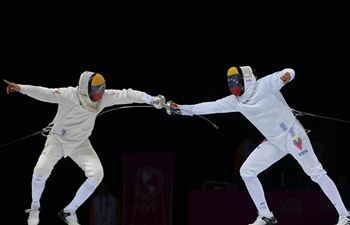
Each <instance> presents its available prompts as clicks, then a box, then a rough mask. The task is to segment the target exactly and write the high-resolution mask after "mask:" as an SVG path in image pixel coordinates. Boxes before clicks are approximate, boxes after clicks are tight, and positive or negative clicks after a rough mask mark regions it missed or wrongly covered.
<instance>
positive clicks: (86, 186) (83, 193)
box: [64, 178, 100, 213]
mask: <svg viewBox="0 0 350 225" xmlns="http://www.w3.org/2000/svg"><path fill="white" fill-rule="evenodd" d="M99 184H100V182H96V181H93V180H91V179H89V178H88V179H86V181H85V182H84V183H83V184H82V185H81V186H80V188H79V189H78V191H77V193H76V194H75V197H74V198H73V200H72V201H71V203H69V205H67V207H66V208H65V209H64V211H65V212H69V213H75V211H76V210H77V209H78V208H79V206H81V205H82V204H83V203H84V202H85V201H86V199H88V198H89V196H90V195H91V194H92V193H94V191H95V189H96V187H97V186H98V185H99Z"/></svg>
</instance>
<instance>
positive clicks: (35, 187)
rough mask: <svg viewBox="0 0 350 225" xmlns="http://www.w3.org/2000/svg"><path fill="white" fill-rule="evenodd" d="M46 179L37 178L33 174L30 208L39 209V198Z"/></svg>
mask: <svg viewBox="0 0 350 225" xmlns="http://www.w3.org/2000/svg"><path fill="white" fill-rule="evenodd" d="M46 180H47V178H42V177H37V176H36V175H35V174H33V176H32V203H31V208H35V209H39V208H40V198H41V195H42V193H43V191H44V189H45V183H46Z"/></svg>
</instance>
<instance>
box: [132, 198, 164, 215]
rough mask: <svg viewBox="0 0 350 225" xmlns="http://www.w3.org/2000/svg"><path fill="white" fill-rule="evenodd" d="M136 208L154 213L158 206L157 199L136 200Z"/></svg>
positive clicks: (143, 211)
mask: <svg viewBox="0 0 350 225" xmlns="http://www.w3.org/2000/svg"><path fill="white" fill-rule="evenodd" d="M136 208H137V209H138V210H140V211H141V212H142V213H154V212H155V211H157V209H158V208H159V203H158V202H157V201H152V202H151V201H138V202H137V204H136Z"/></svg>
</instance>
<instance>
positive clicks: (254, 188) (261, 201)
mask: <svg viewBox="0 0 350 225" xmlns="http://www.w3.org/2000/svg"><path fill="white" fill-rule="evenodd" d="M243 181H244V183H245V185H246V187H247V190H248V193H249V195H250V197H251V198H252V200H253V202H254V204H255V207H256V208H257V210H258V212H259V214H260V215H262V216H265V217H267V218H271V217H272V216H273V215H272V213H271V211H270V209H269V207H268V205H267V202H266V200H265V194H264V190H263V188H262V185H261V183H260V181H259V179H258V178H257V177H252V178H245V179H243Z"/></svg>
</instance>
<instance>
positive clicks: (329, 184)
mask: <svg viewBox="0 0 350 225" xmlns="http://www.w3.org/2000/svg"><path fill="white" fill-rule="evenodd" d="M318 184H319V185H320V187H321V189H322V191H323V192H324V193H325V195H326V196H327V197H328V198H329V200H330V201H331V202H332V204H333V206H334V207H335V209H336V210H337V212H338V214H339V216H345V217H346V216H349V212H348V211H347V210H346V208H345V205H344V203H343V201H342V199H341V197H340V194H339V191H338V188H337V186H335V184H334V182H333V181H332V180H331V178H329V176H328V175H325V176H323V177H322V178H321V179H320V181H319V182H318Z"/></svg>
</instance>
